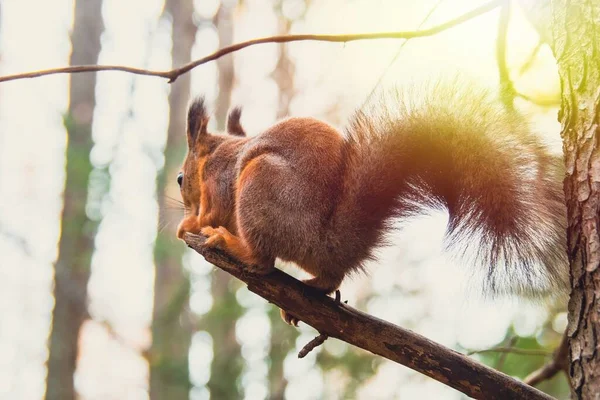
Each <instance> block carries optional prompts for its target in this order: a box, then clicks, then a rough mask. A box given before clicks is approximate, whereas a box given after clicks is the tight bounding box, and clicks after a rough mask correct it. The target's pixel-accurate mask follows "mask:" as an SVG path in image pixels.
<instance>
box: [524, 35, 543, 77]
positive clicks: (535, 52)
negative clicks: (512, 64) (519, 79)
mask: <svg viewBox="0 0 600 400" xmlns="http://www.w3.org/2000/svg"><path fill="white" fill-rule="evenodd" d="M542 45H544V42H543V41H542V40H541V39H540V40H539V41H538V43H537V45H536V46H535V47H534V48H533V50H532V51H531V54H530V55H529V58H528V59H527V61H525V63H524V64H523V65H522V66H521V69H520V70H519V75H523V74H525V72H527V71H529V68H531V66H532V65H533V63H534V62H535V59H536V58H537V55H538V53H539V52H540V49H541V48H542Z"/></svg>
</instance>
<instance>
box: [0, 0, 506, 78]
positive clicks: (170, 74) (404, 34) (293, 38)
mask: <svg viewBox="0 0 600 400" xmlns="http://www.w3.org/2000/svg"><path fill="white" fill-rule="evenodd" d="M503 1H504V0H494V1H491V2H489V3H486V4H484V5H482V6H481V7H478V8H475V9H474V10H472V11H469V12H467V13H465V14H463V15H461V16H459V17H457V18H455V19H452V20H450V21H448V22H445V23H443V24H440V25H437V26H434V27H432V28H429V29H423V30H418V31H393V32H375V33H356V34H348V35H312V34H302V35H281V36H269V37H265V38H260V39H253V40H248V41H246V42H241V43H236V44H233V45H231V46H227V47H224V48H222V49H220V50H218V51H216V52H214V53H212V54H210V55H208V56H206V57H203V58H200V59H198V60H195V61H192V62H190V63H188V64H185V65H183V66H181V67H179V68H174V69H172V70H170V71H152V70H147V69H143V68H134V67H127V66H123V65H76V66H72V67H61V68H52V69H46V70H40V71H32V72H25V73H20V74H14V75H6V76H0V82H7V81H14V80H19V79H28V78H37V77H40V76H46V75H56V74H76V73H81V72H95V71H121V72H129V73H131V74H136V75H147V76H157V77H160V78H166V79H168V80H169V83H172V82H175V80H176V79H177V78H179V77H180V76H181V75H183V74H185V73H187V72H189V71H191V70H192V69H194V68H196V67H198V66H200V65H202V64H206V63H208V62H210V61H214V60H217V59H219V58H221V57H223V56H225V55H227V54H230V53H233V52H236V51H238V50H242V49H244V48H246V47H250V46H255V45H258V44H263V43H289V42H301V41H307V40H312V41H318V42H333V43H346V42H353V41H357V40H373V39H413V38H418V37H427V36H433V35H436V34H438V33H440V32H443V31H445V30H447V29H450V28H453V27H455V26H457V25H460V24H462V23H463V22H467V21H469V20H471V19H473V18H475V17H478V16H480V15H482V14H485V13H487V12H489V11H491V10H493V9H495V8H496V7H498V6H499V5H500V4H502V3H503Z"/></svg>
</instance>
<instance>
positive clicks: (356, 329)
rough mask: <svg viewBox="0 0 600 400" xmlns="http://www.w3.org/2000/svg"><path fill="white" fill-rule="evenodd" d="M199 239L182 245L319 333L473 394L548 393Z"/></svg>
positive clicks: (489, 396)
mask: <svg viewBox="0 0 600 400" xmlns="http://www.w3.org/2000/svg"><path fill="white" fill-rule="evenodd" d="M205 240H206V239H205V238H204V237H202V236H197V235H192V234H189V233H186V235H185V241H186V243H187V244H188V246H189V247H191V248H193V249H194V250H196V251H197V252H198V253H200V254H201V255H202V256H204V258H205V259H206V260H207V261H208V262H210V263H212V264H214V265H216V266H217V267H219V268H221V269H222V270H224V271H226V272H228V273H230V274H231V275H233V276H235V277H236V278H238V279H240V280H242V281H243V282H245V283H246V284H247V285H248V289H249V290H250V291H251V292H254V293H256V294H257V295H259V296H260V297H262V298H264V299H266V300H267V301H269V302H271V303H273V304H275V305H277V306H278V307H280V308H282V309H284V310H286V311H288V312H290V313H292V314H293V315H294V316H296V317H298V318H299V319H300V320H301V321H303V322H305V323H306V324H308V325H310V326H312V327H313V328H315V329H316V330H317V331H319V332H320V334H321V335H327V336H329V337H332V338H337V339H340V340H343V341H345V342H347V343H350V344H352V345H355V346H358V347H360V348H362V349H365V350H367V351H370V352H372V353H374V354H377V355H380V356H383V357H385V358H387V359H389V360H392V361H395V362H397V363H400V364H402V365H404V366H407V367H409V368H412V369H414V370H415V371H418V372H420V373H422V374H425V375H427V376H429V377H431V378H433V379H435V380H437V381H439V382H442V383H444V384H446V385H448V386H451V387H453V388H454V389H456V390H459V391H461V392H463V393H464V394H466V395H468V396H470V397H473V398H477V399H482V398H485V399H509V398H510V399H514V398H527V399H551V398H552V397H550V396H548V395H546V394H545V393H543V392H540V391H539V390H537V389H535V388H533V387H531V386H528V385H526V384H524V383H522V382H519V381H517V380H515V379H513V378H511V377H509V376H508V375H505V374H503V373H501V372H498V371H495V370H493V369H492V368H490V367H487V366H485V365H482V364H479V363H478V362H476V361H475V360H473V359H471V358H469V357H467V356H465V355H463V354H460V353H459V352H457V351H454V350H451V349H448V348H446V347H444V346H441V345H439V344H437V343H435V342H433V341H431V340H429V339H427V338H425V337H423V336H421V335H418V334H416V333H414V332H411V331H409V330H406V329H403V328H400V327H398V326H396V325H393V324H391V323H389V322H386V321H383V320H381V319H378V318H375V317H372V316H370V315H368V314H365V313H363V312H361V311H358V310H356V309H354V308H352V307H349V306H347V305H346V304H344V303H343V302H339V301H338V302H336V301H335V300H334V299H332V298H330V297H328V296H325V295H323V294H321V293H318V292H316V291H314V290H312V289H311V288H310V287H308V286H306V285H304V284H303V283H302V282H300V281H298V280H296V279H294V278H292V277H291V276H289V275H287V274H285V273H283V272H281V271H279V270H275V271H274V272H272V273H270V274H268V275H264V276H260V275H255V274H251V273H248V272H247V271H246V269H245V267H244V265H243V264H241V263H240V262H238V261H235V260H233V259H232V258H231V257H229V256H228V255H226V254H225V253H223V252H222V251H220V250H216V249H209V248H206V247H204V241H205Z"/></svg>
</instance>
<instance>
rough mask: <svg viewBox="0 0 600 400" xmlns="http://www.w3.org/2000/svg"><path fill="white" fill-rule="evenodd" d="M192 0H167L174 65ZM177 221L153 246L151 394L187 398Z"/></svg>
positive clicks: (182, 99) (179, 129)
mask: <svg viewBox="0 0 600 400" xmlns="http://www.w3.org/2000/svg"><path fill="white" fill-rule="evenodd" d="M193 12H194V4H193V0H167V1H166V2H165V9H164V15H165V16H168V17H170V18H171V21H172V24H173V25H172V26H173V28H172V46H173V47H172V49H171V58H172V62H173V66H174V67H176V66H180V65H183V64H186V63H188V62H189V61H190V60H191V51H192V46H193V45H194V40H195V36H196V25H195V24H194V22H193V20H192V15H193ZM190 81H191V79H190V75H189V74H188V75H184V76H182V77H181V78H180V79H178V80H177V81H176V82H174V83H173V84H172V86H171V91H170V93H169V126H168V130H167V143H166V147H165V165H164V167H163V169H162V171H161V172H160V173H159V174H158V177H157V197H158V205H159V210H160V211H159V221H160V223H161V224H167V223H168V222H170V221H169V219H170V218H169V217H170V215H169V213H168V206H167V202H166V197H165V196H166V188H167V186H168V185H167V184H168V183H169V180H173V182H175V177H176V176H177V170H178V169H179V166H180V163H181V160H182V156H183V153H184V152H185V149H186V141H185V129H186V127H185V121H186V110H187V104H188V101H189V98H190ZM174 237H175V225H174V224H168V225H166V226H165V228H164V229H160V230H159V233H158V234H157V237H156V244H155V247H154V261H155V265H156V278H155V282H154V311H153V319H152V348H151V350H150V357H149V362H150V398H151V399H156V400H158V399H174V400H177V399H187V398H188V397H189V391H190V388H191V383H190V374H189V357H188V354H189V348H190V342H191V336H192V332H193V327H192V323H191V321H190V311H189V307H188V299H189V291H190V282H189V279H188V276H187V273H186V272H185V271H184V270H183V268H182V262H181V257H182V255H183V249H182V248H181V247H180V246H177V245H175V246H174V245H173V241H174V239H173V238H174Z"/></svg>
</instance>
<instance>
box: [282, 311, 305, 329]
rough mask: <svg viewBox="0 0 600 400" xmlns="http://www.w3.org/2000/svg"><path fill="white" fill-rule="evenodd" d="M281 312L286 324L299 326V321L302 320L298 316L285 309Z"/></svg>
mask: <svg viewBox="0 0 600 400" xmlns="http://www.w3.org/2000/svg"><path fill="white" fill-rule="evenodd" d="M279 313H280V314H281V319H283V320H284V321H285V323H286V324H288V325H291V326H295V327H298V323H299V322H300V320H299V319H298V318H296V317H294V316H293V315H291V314H289V313H288V312H287V311H285V310H283V309H280V310H279Z"/></svg>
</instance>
